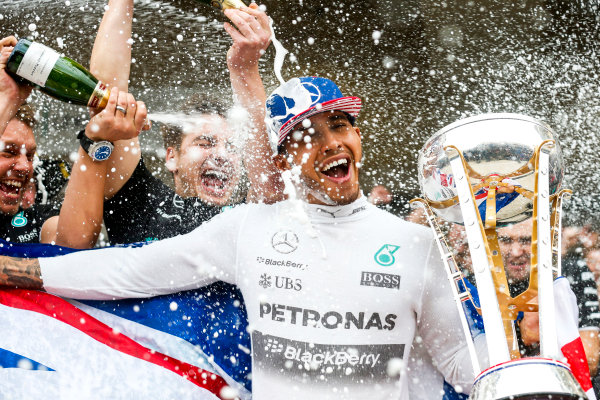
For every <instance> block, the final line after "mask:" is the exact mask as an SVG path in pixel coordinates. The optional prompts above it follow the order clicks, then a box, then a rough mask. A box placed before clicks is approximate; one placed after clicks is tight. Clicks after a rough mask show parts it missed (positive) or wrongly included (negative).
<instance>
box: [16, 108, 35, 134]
mask: <svg viewBox="0 0 600 400" xmlns="http://www.w3.org/2000/svg"><path fill="white" fill-rule="evenodd" d="M14 118H15V119H17V120H19V121H21V122H22V123H24V124H25V125H27V126H28V127H30V128H31V129H33V127H34V126H35V124H36V122H37V120H36V119H35V111H34V109H33V107H32V106H31V105H30V104H29V103H23V105H21V107H19V109H18V110H17V113H16V114H15V117H14Z"/></svg>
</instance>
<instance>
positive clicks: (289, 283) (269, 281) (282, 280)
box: [258, 274, 302, 292]
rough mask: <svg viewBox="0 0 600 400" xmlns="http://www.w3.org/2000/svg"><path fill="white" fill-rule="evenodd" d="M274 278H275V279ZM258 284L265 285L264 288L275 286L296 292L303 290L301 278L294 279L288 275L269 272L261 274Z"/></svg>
mask: <svg viewBox="0 0 600 400" xmlns="http://www.w3.org/2000/svg"><path fill="white" fill-rule="evenodd" d="M273 278H275V280H274V281H273ZM258 285H259V286H261V287H263V288H264V289H267V288H270V287H271V286H275V287H276V288H278V289H286V290H295V291H296V292H299V291H301V290H302V280H301V279H292V278H288V277H287V276H278V275H273V276H271V275H267V274H262V275H261V276H260V279H259V280H258Z"/></svg>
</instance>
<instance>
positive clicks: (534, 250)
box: [413, 114, 587, 400]
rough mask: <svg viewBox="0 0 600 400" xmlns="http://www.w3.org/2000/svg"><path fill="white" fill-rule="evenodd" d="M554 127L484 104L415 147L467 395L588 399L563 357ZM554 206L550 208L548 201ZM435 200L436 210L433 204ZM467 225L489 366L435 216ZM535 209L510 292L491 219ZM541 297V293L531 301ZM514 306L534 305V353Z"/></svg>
mask: <svg viewBox="0 0 600 400" xmlns="http://www.w3.org/2000/svg"><path fill="white" fill-rule="evenodd" d="M562 165H563V163H562V157H561V153H560V148H559V146H558V143H557V142H556V140H555V134H554V132H553V131H552V129H551V128H550V127H549V126H548V125H546V124H544V123H543V122H541V121H538V120H536V119H533V118H530V117H526V116H523V115H518V114H485V115H480V116H476V117H471V118H467V119H463V120H460V121H458V122H455V123H453V124H451V125H448V126H447V127H445V128H443V129H441V130H440V131H438V132H437V133H435V134H434V135H433V136H432V137H431V138H430V139H429V140H428V141H427V142H426V143H425V145H424V147H423V149H422V150H421V152H420V154H419V166H418V168H419V182H420V184H421V189H422V193H423V197H424V198H423V199H415V200H413V202H415V203H417V204H419V205H421V206H422V207H423V208H424V210H425V213H426V215H427V218H428V221H429V224H430V226H431V228H432V229H433V230H434V232H435V236H436V240H437V242H438V246H439V248H440V252H441V254H442V259H443V261H444V264H445V266H446V270H447V273H448V277H449V279H450V280H451V282H453V285H451V286H452V288H453V292H454V297H455V300H456V304H457V307H458V308H459V311H460V314H461V320H462V321H461V322H462V325H463V330H464V332H465V336H466V337H467V343H468V347H469V351H470V354H471V360H472V363H473V369H474V372H475V375H477V376H478V377H477V379H476V380H475V384H474V386H473V391H472V394H471V399H477V400H479V399H486V400H490V399H498V400H499V399H542V398H543V399H548V398H552V399H580V398H581V399H585V398H587V397H586V395H585V392H584V391H583V390H582V389H581V386H580V385H579V384H578V382H577V381H576V380H575V378H574V377H573V374H572V373H571V371H570V369H569V367H568V365H566V364H564V363H562V362H560V361H559V359H561V358H562V355H561V352H560V349H559V347H558V341H557V333H556V315H555V309H554V287H553V281H554V277H555V276H558V275H560V273H561V272H560V265H561V260H560V228H561V227H560V216H561V210H562V201H563V199H564V197H565V196H567V195H568V194H569V193H570V191H568V190H561V182H562V178H563V167H562ZM551 208H552V211H550V209H551ZM432 210H433V212H432ZM434 212H435V214H437V216H439V217H441V218H442V219H444V220H446V221H448V222H452V223H458V224H463V225H464V227H465V231H466V234H467V240H468V244H469V251H470V254H471V259H472V268H473V274H474V276H475V280H476V286H477V292H478V295H479V304H480V307H481V308H480V309H478V311H480V313H481V316H482V318H483V323H484V327H485V333H486V340H487V348H488V355H489V360H490V365H491V366H492V367H491V368H489V369H487V370H486V371H483V372H482V371H481V368H480V366H479V362H478V359H477V355H476V354H475V349H474V346H473V341H472V339H471V334H470V331H469V326H468V323H467V319H466V316H465V315H464V311H463V307H462V303H463V301H466V300H469V298H470V297H471V295H470V292H469V290H468V289H467V286H466V284H465V281H464V276H463V274H462V272H461V270H460V269H459V268H458V266H457V265H456V262H455V260H454V257H453V255H452V252H451V251H450V248H449V246H448V245H447V242H446V240H445V239H444V235H443V233H442V230H441V229H440V227H439V225H438V224H437V222H436V218H435V215H434ZM529 217H533V232H532V243H531V254H532V256H531V270H530V276H529V287H528V288H527V290H526V291H525V292H523V293H521V294H519V295H518V296H516V297H511V294H510V291H509V282H508V280H507V277H506V273H505V270H504V265H503V261H502V255H501V254H500V248H499V246H498V237H497V233H496V227H500V226H505V225H508V224H512V223H517V222H520V221H523V220H525V219H527V218H529ZM536 298H537V301H536ZM520 311H523V312H535V311H537V312H538V313H539V320H540V349H541V354H540V357H535V358H521V357H520V352H519V348H518V344H517V340H516V336H515V325H514V324H515V320H516V318H517V315H518V313H519V312H520Z"/></svg>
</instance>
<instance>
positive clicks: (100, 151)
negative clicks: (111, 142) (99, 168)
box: [92, 144, 112, 161]
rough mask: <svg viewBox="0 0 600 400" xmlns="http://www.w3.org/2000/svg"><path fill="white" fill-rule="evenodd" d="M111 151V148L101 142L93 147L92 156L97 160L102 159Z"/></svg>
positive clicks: (108, 155)
mask: <svg viewBox="0 0 600 400" xmlns="http://www.w3.org/2000/svg"><path fill="white" fill-rule="evenodd" d="M111 153H112V148H111V147H110V146H108V145H106V144H103V145H100V146H98V148H96V149H94V155H93V156H92V157H93V158H94V159H95V160H97V161H104V160H106V159H107V158H108V157H110V154H111Z"/></svg>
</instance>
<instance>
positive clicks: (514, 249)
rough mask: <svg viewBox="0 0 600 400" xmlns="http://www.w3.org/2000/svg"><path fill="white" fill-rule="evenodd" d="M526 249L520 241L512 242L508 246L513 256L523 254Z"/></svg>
mask: <svg viewBox="0 0 600 400" xmlns="http://www.w3.org/2000/svg"><path fill="white" fill-rule="evenodd" d="M526 251H527V250H526V247H525V246H523V245H521V243H519V242H514V243H513V244H511V246H510V254H512V255H513V256H520V255H523V253H524V252H526Z"/></svg>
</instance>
